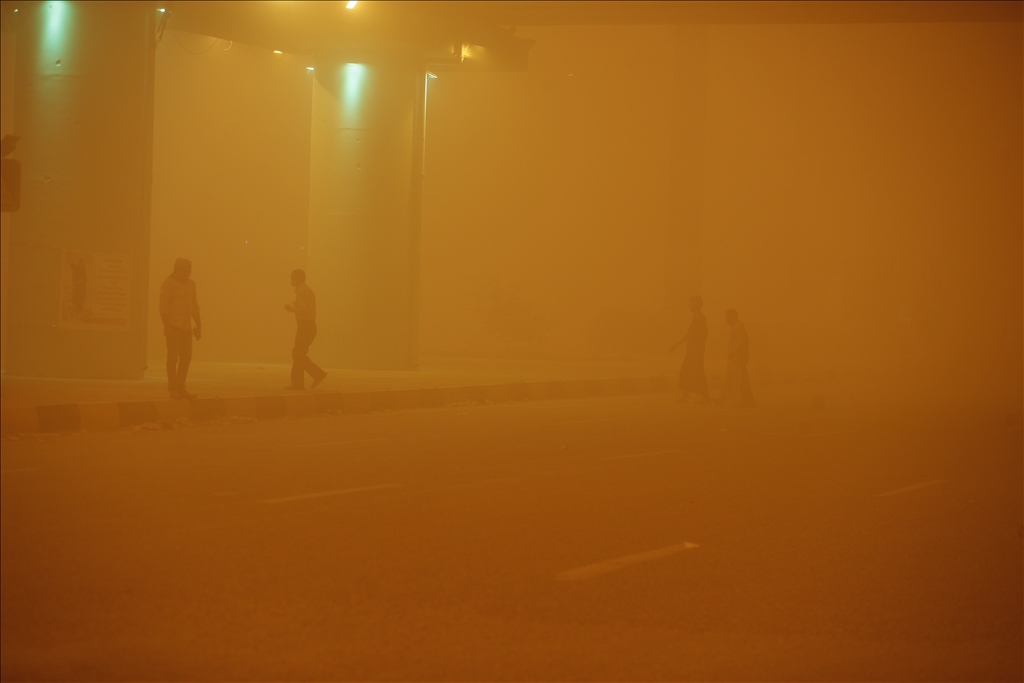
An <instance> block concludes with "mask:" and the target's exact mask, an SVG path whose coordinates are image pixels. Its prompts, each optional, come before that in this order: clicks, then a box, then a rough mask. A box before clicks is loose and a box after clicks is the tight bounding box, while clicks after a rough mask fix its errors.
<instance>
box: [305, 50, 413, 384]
mask: <svg viewBox="0 0 1024 683" xmlns="http://www.w3.org/2000/svg"><path fill="white" fill-rule="evenodd" d="M314 78H315V83H314V86H313V124H312V129H311V159H310V204H309V207H310V210H309V247H308V251H309V255H308V257H307V263H308V266H307V269H306V270H307V277H308V282H309V284H310V286H311V287H312V288H313V290H314V291H315V292H316V294H317V327H318V328H319V337H318V340H317V342H316V344H315V345H314V347H313V349H314V350H313V352H312V353H311V355H312V356H313V357H314V358H315V359H316V360H317V362H319V363H321V364H323V365H325V366H328V367H343V368H356V369H373V370H411V369H415V368H416V367H417V363H418V358H417V346H418V328H419V232H420V207H421V196H422V183H423V127H424V111H425V93H426V90H425V88H426V85H425V82H426V71H425V69H424V68H423V66H422V65H421V64H418V63H417V61H416V60H415V59H414V58H412V57H410V56H406V55H401V54H387V55H381V54H375V55H372V56H368V57H367V56H362V57H360V58H358V59H357V58H348V59H344V58H337V57H320V58H318V59H317V61H316V62H315V71H314Z"/></svg>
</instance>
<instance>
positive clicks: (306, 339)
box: [284, 269, 327, 391]
mask: <svg viewBox="0 0 1024 683" xmlns="http://www.w3.org/2000/svg"><path fill="white" fill-rule="evenodd" d="M292 287H294V288H295V303H291V304H285V305H284V310H286V311H293V312H294V313H295V322H296V324H297V327H296V330H295V348H293V349H292V383H291V384H289V385H288V386H286V387H285V389H292V390H294V391H302V390H303V389H304V387H303V380H304V379H305V377H306V376H305V373H307V372H308V373H309V375H310V377H312V378H313V383H312V384H311V385H309V388H310V389H312V388H314V387H315V386H316V385H318V384H320V382H323V381H324V377H326V376H327V373H326V372H324V371H323V370H321V369H320V368H319V367H318V366H317V364H316V363H314V362H313V361H311V360H310V359H309V356H308V355H307V354H308V353H309V345H310V344H312V343H313V339H314V338H315V337H316V295H314V294H313V290H312V289H310V288H309V285H307V284H306V271H304V270H301V269H300V270H293V271H292Z"/></svg>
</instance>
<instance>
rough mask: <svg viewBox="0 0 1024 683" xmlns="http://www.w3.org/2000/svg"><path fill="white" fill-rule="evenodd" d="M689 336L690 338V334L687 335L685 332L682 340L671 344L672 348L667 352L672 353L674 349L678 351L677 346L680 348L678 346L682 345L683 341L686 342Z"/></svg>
mask: <svg viewBox="0 0 1024 683" xmlns="http://www.w3.org/2000/svg"><path fill="white" fill-rule="evenodd" d="M689 336H690V333H689V332H687V333H686V334H684V335H683V338H682V339H680V340H679V341H677V342H676V343H675V344H673V345H672V348H670V349H669V350H668V352H669V353H672V352H673V351H675V350H676V349H678V348H679V346H680V345H681V344H682V343H683V342H684V341H686V340H687V339H688V338H689Z"/></svg>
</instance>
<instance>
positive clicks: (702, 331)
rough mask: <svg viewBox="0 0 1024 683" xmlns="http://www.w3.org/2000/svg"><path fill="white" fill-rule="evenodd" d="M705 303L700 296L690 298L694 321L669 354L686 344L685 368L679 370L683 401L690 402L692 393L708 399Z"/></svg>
mask: <svg viewBox="0 0 1024 683" xmlns="http://www.w3.org/2000/svg"><path fill="white" fill-rule="evenodd" d="M703 306H704V301H703V300H702V299H701V298H700V297H699V296H691V297H690V311H691V312H692V313H693V319H692V320H691V321H690V327H689V329H687V330H686V334H684V335H683V338H682V339H680V340H679V341H677V342H676V343H675V344H673V345H672V348H671V349H669V352H672V351H675V350H676V349H677V348H679V346H680V344H682V343H683V342H686V356H684V357H683V367H681V368H680V369H679V388H680V389H682V390H683V400H688V399H689V397H690V393H691V392H692V393H694V394H698V395H700V396H703V397H704V398H705V399H707V398H708V377H707V375H706V374H704V343H705V342H706V341H707V339H708V319H707V318H705V317H704V314H703V313H702V312H701V310H700V309H701V307H703Z"/></svg>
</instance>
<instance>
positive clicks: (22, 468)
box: [0, 467, 36, 474]
mask: <svg viewBox="0 0 1024 683" xmlns="http://www.w3.org/2000/svg"><path fill="white" fill-rule="evenodd" d="M35 471H36V468H35V467H19V468H18V469H13V470H0V474H11V473H12V472H35Z"/></svg>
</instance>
